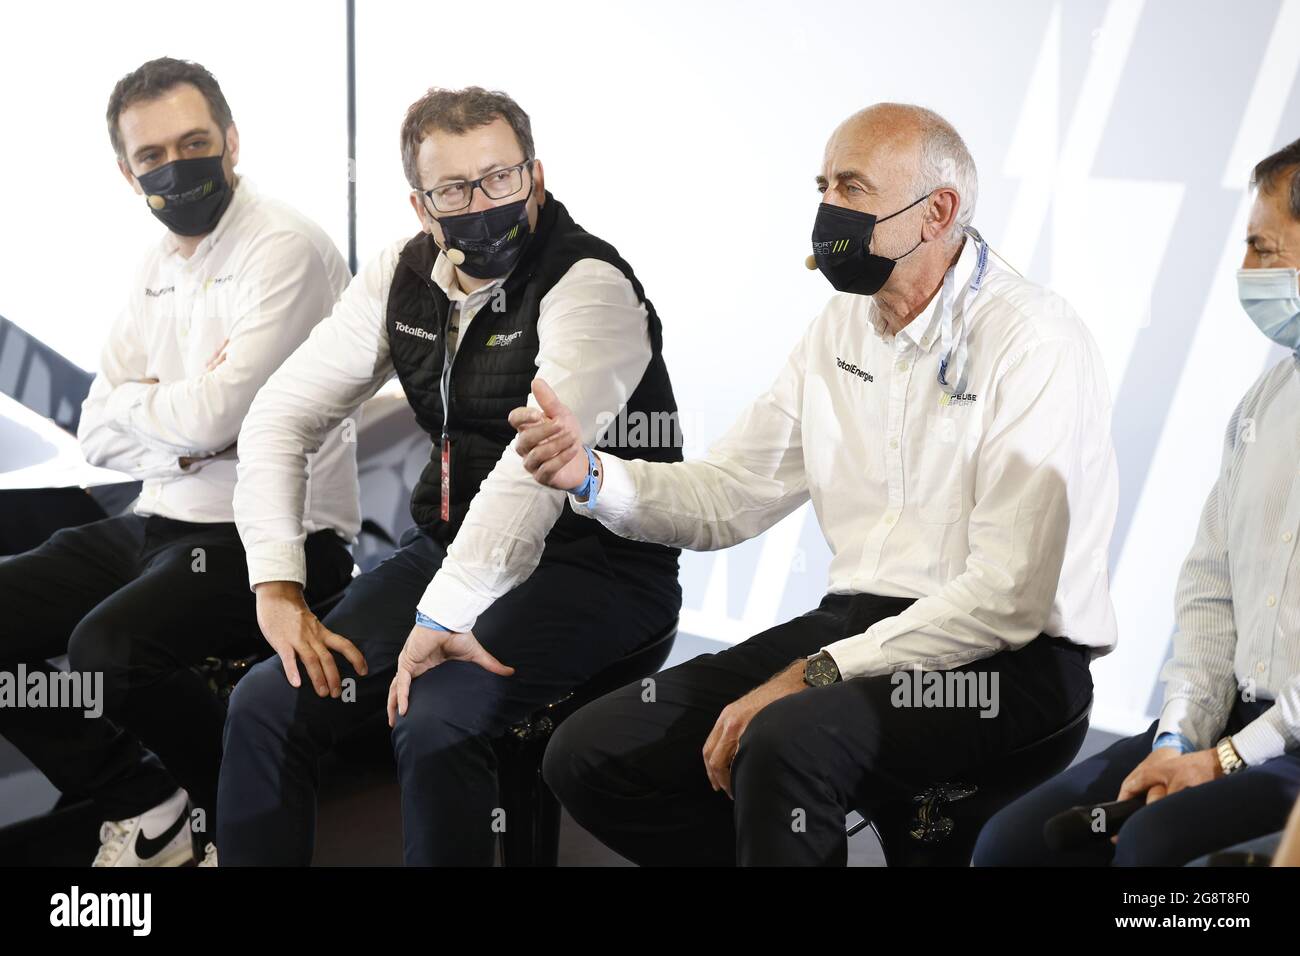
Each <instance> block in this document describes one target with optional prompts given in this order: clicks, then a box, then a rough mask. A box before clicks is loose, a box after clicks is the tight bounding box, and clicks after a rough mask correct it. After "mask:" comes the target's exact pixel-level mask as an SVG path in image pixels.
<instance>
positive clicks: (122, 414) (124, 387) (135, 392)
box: [104, 382, 153, 431]
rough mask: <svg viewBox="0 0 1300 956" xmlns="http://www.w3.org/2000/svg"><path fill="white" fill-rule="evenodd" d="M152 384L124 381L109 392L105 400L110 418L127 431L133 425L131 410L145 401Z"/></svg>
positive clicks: (119, 427) (118, 427)
mask: <svg viewBox="0 0 1300 956" xmlns="http://www.w3.org/2000/svg"><path fill="white" fill-rule="evenodd" d="M151 388H153V386H152V385H146V384H145V383H144V382H123V383H122V384H121V385H118V386H116V387H115V388H114V389H113V390H112V391H111V392H109V393H108V400H107V401H105V402H104V413H105V414H106V415H107V416H108V420H109V421H111V422H112V423H113V425H114V426H115V427H116V428H117V429H118V431H125V430H126V429H128V428H130V427H131V412H132V411H133V410H134V409H135V407H136V406H137V405H139V404H140V403H141V402H142V401H144V396H145V394H146V393H147V392H148V391H149V389H151Z"/></svg>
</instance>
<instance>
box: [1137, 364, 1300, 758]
mask: <svg viewBox="0 0 1300 956" xmlns="http://www.w3.org/2000/svg"><path fill="white" fill-rule="evenodd" d="M1297 531H1300V360H1297V359H1296V358H1295V357H1294V356H1288V357H1287V358H1285V359H1283V360H1282V361H1281V362H1279V363H1278V364H1277V365H1276V366H1274V367H1273V368H1272V369H1270V370H1269V371H1267V372H1265V373H1264V374H1263V375H1262V376H1260V378H1259V380H1258V381H1257V382H1255V384H1254V385H1252V386H1251V388H1250V391H1248V392H1247V393H1246V396H1245V398H1243V399H1242V400H1241V404H1240V405H1238V406H1237V410H1236V411H1235V412H1234V413H1233V415H1232V418H1231V419H1230V420H1229V422H1228V430H1227V435H1226V437H1225V440H1224V449H1223V464H1222V465H1221V467H1220V470H1219V478H1218V481H1216V482H1215V485H1214V488H1213V489H1212V490H1211V491H1210V496H1209V498H1208V499H1207V500H1206V502H1205V509H1204V511H1203V512H1202V514H1201V524H1200V527H1199V528H1198V529H1197V534H1196V543H1195V544H1194V545H1193V546H1192V550H1191V553H1190V554H1188V556H1187V560H1186V562H1185V563H1184V564H1183V570H1182V574H1181V575H1180V576H1179V579H1178V590H1177V630H1176V631H1175V633H1174V655H1173V657H1172V658H1170V660H1169V661H1168V662H1167V663H1166V664H1165V667H1164V670H1163V671H1162V672H1161V677H1162V678H1164V680H1165V698H1164V704H1163V706H1162V707H1161V709H1160V724H1159V727H1158V730H1157V732H1158V733H1164V732H1166V731H1168V732H1171V733H1181V734H1183V735H1184V736H1186V737H1187V738H1188V740H1190V741H1191V742H1192V744H1193V745H1194V746H1196V747H1198V748H1205V747H1210V746H1212V745H1213V744H1214V742H1215V740H1217V739H1218V738H1219V737H1220V736H1221V735H1222V734H1223V732H1224V730H1225V729H1226V726H1227V722H1228V715H1229V714H1230V713H1231V711H1232V707H1233V702H1234V699H1235V698H1236V696H1237V693H1238V691H1239V689H1240V691H1241V692H1242V693H1243V695H1248V696H1247V699H1255V700H1272V701H1274V704H1273V706H1272V707H1270V708H1269V709H1268V710H1266V711H1265V712H1264V713H1263V714H1261V715H1260V716H1259V717H1258V718H1256V719H1255V720H1253V721H1251V722H1250V723H1249V724H1248V725H1246V727H1245V728H1244V729H1243V730H1242V731H1241V732H1239V733H1237V734H1234V735H1233V738H1232V742H1233V746H1234V747H1235V748H1236V750H1237V753H1238V754H1240V755H1241V759H1242V760H1244V761H1246V763H1247V764H1250V765H1255V764H1260V763H1263V762H1264V761H1265V760H1268V759H1270V758H1272V757H1277V756H1279V755H1281V754H1282V753H1284V752H1285V751H1287V750H1294V749H1296V748H1297V747H1300V553H1298V552H1297V549H1296V533H1297Z"/></svg>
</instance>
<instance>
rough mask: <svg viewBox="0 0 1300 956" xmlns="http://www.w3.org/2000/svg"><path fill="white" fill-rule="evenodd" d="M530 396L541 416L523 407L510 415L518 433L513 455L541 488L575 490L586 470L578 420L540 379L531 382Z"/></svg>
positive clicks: (531, 409) (535, 410)
mask: <svg viewBox="0 0 1300 956" xmlns="http://www.w3.org/2000/svg"><path fill="white" fill-rule="evenodd" d="M533 396H534V397H535V398H536V399H537V404H538V405H539V406H540V407H541V411H540V412H539V411H538V410H537V409H535V408H529V407H528V406H527V405H524V406H522V407H520V408H516V409H514V410H513V411H512V412H511V413H510V424H511V425H513V426H514V427H515V431H517V432H519V440H518V441H517V442H515V451H517V452H519V457H521V458H522V459H523V460H524V468H525V470H527V472H528V473H529V474H530V475H532V476H533V477H534V478H535V479H537V481H538V482H539V483H540V484H543V485H546V486H547V487H548V488H558V489H559V490H560V491H568V490H569V489H570V488H576V487H578V485H580V484H582V483H583V482H584V481H586V480H587V466H588V463H587V453H586V452H585V451H583V450H582V429H581V428H579V427H578V419H577V417H576V416H575V415H574V414H573V412H571V411H569V409H568V408H567V407H565V405H564V403H563V402H561V401H560V399H559V398H558V397H557V396H556V394H555V392H554V390H553V389H552V388H551V386H549V385H547V384H546V383H545V382H544V381H542V380H541V379H540V378H535V379H533ZM596 490H597V491H599V490H600V489H599V488H597V489H596Z"/></svg>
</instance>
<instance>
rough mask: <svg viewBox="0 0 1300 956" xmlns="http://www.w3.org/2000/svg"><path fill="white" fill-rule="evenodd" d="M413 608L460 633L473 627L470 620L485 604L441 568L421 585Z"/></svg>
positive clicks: (474, 619) (478, 613)
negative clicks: (422, 592)
mask: <svg viewBox="0 0 1300 956" xmlns="http://www.w3.org/2000/svg"><path fill="white" fill-rule="evenodd" d="M489 603H490V602H489ZM415 609H416V612H417V613H419V614H423V615H425V616H427V617H431V618H433V619H434V620H435V621H437V622H438V623H439V624H441V625H442V626H443V627H445V628H446V629H447V630H449V631H454V632H456V633H457V634H464V633H466V632H467V631H472V630H473V629H474V624H475V623H476V622H477V621H478V616H479V615H480V614H482V613H483V611H484V610H485V609H486V605H485V604H484V603H483V601H482V600H481V599H480V598H478V597H476V596H475V595H474V594H472V593H471V592H470V591H469V590H468V589H467V588H466V587H465V586H464V585H462V584H460V583H459V582H457V581H455V580H454V579H453V578H452V576H451V575H450V574H448V573H447V572H446V571H445V570H442V569H440V570H439V571H438V573H437V574H435V575H434V576H433V580H432V581H430V582H429V586H428V587H427V588H425V589H424V594H423V596H422V597H421V598H420V603H419V604H417V605H416V608H415Z"/></svg>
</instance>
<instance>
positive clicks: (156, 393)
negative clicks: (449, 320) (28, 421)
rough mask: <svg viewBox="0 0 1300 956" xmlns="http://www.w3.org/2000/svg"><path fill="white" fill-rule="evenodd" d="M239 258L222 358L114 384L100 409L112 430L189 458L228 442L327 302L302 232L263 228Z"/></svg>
mask: <svg viewBox="0 0 1300 956" xmlns="http://www.w3.org/2000/svg"><path fill="white" fill-rule="evenodd" d="M246 262H247V265H246V266H245V271H244V273H243V275H241V277H240V281H239V287H238V294H237V298H236V301H235V308H236V310H237V314H236V315H235V317H234V320H233V321H232V323H231V327H230V335H229V342H228V344H227V345H226V349H225V352H226V359H225V361H223V362H222V363H221V364H220V365H218V366H217V367H216V368H215V369H212V370H211V371H205V372H203V373H201V374H199V375H194V376H191V377H189V378H185V379H182V380H180V381H177V382H163V383H160V384H156V385H145V384H142V383H139V382H135V383H129V384H127V385H124V386H121V387H119V388H116V389H114V391H113V394H112V395H111V396H110V397H109V399H108V401H107V403H106V411H107V414H108V415H109V417H110V419H111V420H112V421H113V422H114V423H115V424H116V427H117V428H118V429H119V430H121V431H122V432H124V433H127V434H130V435H132V436H134V437H135V438H137V439H138V440H139V441H141V442H143V443H144V444H146V445H147V446H149V447H151V448H154V449H156V450H158V451H162V452H167V453H169V454H173V455H184V456H190V457H195V458H200V457H205V456H208V455H214V454H217V453H219V452H222V451H225V450H226V449H227V448H229V447H230V445H231V444H232V443H234V441H235V438H236V436H238V434H239V429H240V425H241V423H242V422H243V420H244V416H245V414H246V413H247V412H248V408H249V405H250V404H251V403H252V401H253V396H254V395H256V394H257V390H258V389H259V388H260V387H261V386H262V384H263V383H264V382H266V380H267V378H268V377H269V376H270V374H271V373H272V372H273V371H275V369H276V368H278V367H279V365H280V363H281V362H283V361H284V359H285V358H286V357H287V356H288V355H289V353H290V352H292V351H293V350H294V348H295V347H296V346H297V345H298V344H299V343H301V342H302V340H303V336H304V334H305V332H306V330H308V329H310V328H311V327H312V326H314V325H315V324H316V323H317V322H319V321H320V319H321V317H322V316H324V315H326V314H327V313H328V312H329V310H330V307H331V306H332V305H333V304H334V286H333V284H332V283H331V281H330V277H329V272H328V270H327V269H326V266H325V262H324V261H323V260H322V258H321V255H320V253H319V252H318V251H317V250H316V248H315V246H313V245H312V243H311V241H310V240H309V239H308V238H307V237H305V236H303V235H302V234H301V233H297V232H270V233H267V234H266V235H265V236H263V237H260V238H258V239H257V240H256V241H255V242H254V243H252V244H251V245H250V247H249V250H248V253H247V258H246Z"/></svg>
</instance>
